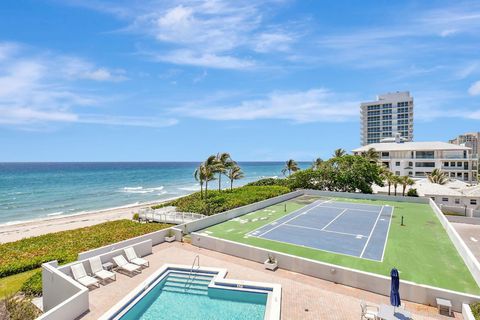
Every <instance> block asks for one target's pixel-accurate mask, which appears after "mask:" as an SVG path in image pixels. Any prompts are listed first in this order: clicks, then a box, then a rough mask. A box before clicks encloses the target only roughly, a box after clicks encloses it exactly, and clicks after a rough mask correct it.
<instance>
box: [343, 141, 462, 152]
mask: <svg viewBox="0 0 480 320" xmlns="http://www.w3.org/2000/svg"><path fill="white" fill-rule="evenodd" d="M370 148H374V149H375V150H376V151H379V152H382V151H426V150H452V151H454V150H471V148H468V147H465V146H461V145H457V144H452V143H447V142H441V141H422V142H401V143H396V142H383V143H372V144H367V145H365V146H363V147H360V148H357V149H353V150H352V151H353V152H363V151H367V150H368V149H370Z"/></svg>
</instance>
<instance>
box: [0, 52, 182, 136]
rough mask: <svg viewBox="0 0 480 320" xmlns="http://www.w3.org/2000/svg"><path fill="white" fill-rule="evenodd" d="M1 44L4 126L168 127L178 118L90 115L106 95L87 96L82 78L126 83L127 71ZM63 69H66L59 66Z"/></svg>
mask: <svg viewBox="0 0 480 320" xmlns="http://www.w3.org/2000/svg"><path fill="white" fill-rule="evenodd" d="M6 47H7V46H6V45H5V44H2V43H0V54H1V55H2V59H1V60H0V70H2V73H1V74H0V125H8V126H14V127H19V128H22V129H24V128H25V127H26V126H27V127H28V126H44V125H46V124H48V123H59V122H62V123H86V124H103V125H128V126H144V127H163V126H169V125H174V124H175V123H176V120H175V119H170V118H161V117H155V116H153V117H147V116H145V117H131V116H121V115H108V114H92V113H90V114H86V113H85V112H81V111H83V110H82V109H84V108H86V107H88V108H92V107H93V108H95V107H97V106H98V105H100V104H101V103H102V101H105V100H106V98H105V97H103V96H102V97H100V96H99V95H97V94H95V95H93V94H90V93H86V91H85V90H84V89H80V88H79V87H78V86H77V85H76V80H78V79H86V80H93V81H120V79H119V77H123V72H122V71H115V72H112V71H111V70H108V69H106V68H103V67H95V65H94V64H92V63H90V62H87V61H85V60H82V59H80V58H74V57H64V56H55V55H52V54H51V53H48V54H46V53H43V52H40V53H35V54H32V53H31V52H30V51H28V50H25V49H23V50H22V49H21V46H15V50H12V49H10V48H13V47H12V46H11V45H8V47H9V49H8V50H6V49H5V48H6ZM58 66H61V68H59V67H58Z"/></svg>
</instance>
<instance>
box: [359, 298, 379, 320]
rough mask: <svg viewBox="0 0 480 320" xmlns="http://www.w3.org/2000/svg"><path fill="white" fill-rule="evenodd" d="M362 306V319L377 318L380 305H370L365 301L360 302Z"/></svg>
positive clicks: (371, 319) (372, 319) (370, 319)
mask: <svg viewBox="0 0 480 320" xmlns="http://www.w3.org/2000/svg"><path fill="white" fill-rule="evenodd" d="M360 308H362V315H361V319H367V320H374V319H377V315H378V307H376V306H369V305H367V304H366V303H365V301H362V302H360Z"/></svg>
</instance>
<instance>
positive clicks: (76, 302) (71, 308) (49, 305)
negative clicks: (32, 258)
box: [38, 261, 89, 320]
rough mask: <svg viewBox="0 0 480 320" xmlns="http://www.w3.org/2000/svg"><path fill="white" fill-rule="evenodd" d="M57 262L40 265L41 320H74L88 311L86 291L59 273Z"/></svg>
mask: <svg viewBox="0 0 480 320" xmlns="http://www.w3.org/2000/svg"><path fill="white" fill-rule="evenodd" d="M56 267H57V262H56V261H52V262H48V263H44V264H43V265H42V286H43V311H44V312H45V313H44V314H42V315H41V316H40V317H39V318H38V319H41V320H71V319H76V318H78V317H79V316H81V315H82V314H84V313H85V312H87V311H88V310H89V301H88V289H87V288H85V287H84V286H82V285H80V284H79V283H77V282H76V281H74V280H73V279H72V278H70V277H68V276H67V275H65V274H64V273H62V272H60V271H59V270H58V269H57V268H56Z"/></svg>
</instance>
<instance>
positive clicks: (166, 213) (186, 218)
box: [138, 206, 205, 224]
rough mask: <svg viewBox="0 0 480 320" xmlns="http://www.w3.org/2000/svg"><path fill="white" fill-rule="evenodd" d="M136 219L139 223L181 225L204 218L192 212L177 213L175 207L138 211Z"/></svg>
mask: <svg viewBox="0 0 480 320" xmlns="http://www.w3.org/2000/svg"><path fill="white" fill-rule="evenodd" d="M138 217H139V219H140V221H147V222H159V223H171V224H182V223H187V222H191V221H195V220H198V219H202V218H204V217H205V216H204V215H203V214H199V213H193V212H177V211H176V208H175V207H172V206H169V207H164V208H159V209H155V210H154V209H149V208H143V209H140V211H139V213H138Z"/></svg>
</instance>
